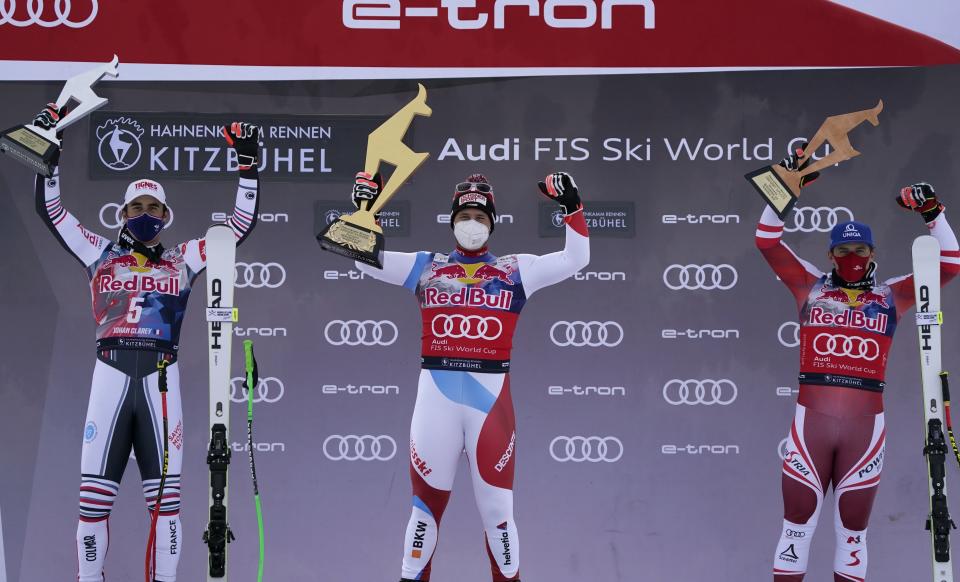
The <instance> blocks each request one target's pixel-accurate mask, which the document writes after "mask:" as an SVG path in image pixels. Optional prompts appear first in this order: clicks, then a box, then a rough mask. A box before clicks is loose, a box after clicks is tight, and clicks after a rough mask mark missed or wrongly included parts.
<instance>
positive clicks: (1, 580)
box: [0, 517, 7, 582]
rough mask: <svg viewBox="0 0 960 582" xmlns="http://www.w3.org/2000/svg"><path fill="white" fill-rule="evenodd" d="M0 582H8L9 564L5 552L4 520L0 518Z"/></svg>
mask: <svg viewBox="0 0 960 582" xmlns="http://www.w3.org/2000/svg"><path fill="white" fill-rule="evenodd" d="M0 582H7V562H6V557H5V554H4V550H3V518H2V517H0Z"/></svg>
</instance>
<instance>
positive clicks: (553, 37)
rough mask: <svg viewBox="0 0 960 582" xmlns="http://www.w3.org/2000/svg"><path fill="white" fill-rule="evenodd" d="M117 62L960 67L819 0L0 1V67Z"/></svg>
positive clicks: (910, 38)
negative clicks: (113, 57) (113, 59)
mask: <svg viewBox="0 0 960 582" xmlns="http://www.w3.org/2000/svg"><path fill="white" fill-rule="evenodd" d="M114 53H116V54H118V55H119V56H120V60H121V62H122V63H124V64H130V63H141V64H172V65H231V66H241V67H267V69H264V70H262V71H261V72H260V73H259V74H258V76H262V78H271V77H272V76H273V75H272V74H271V71H270V69H269V67H276V66H295V67H345V68H357V67H402V68H432V67H451V68H458V69H464V68H477V67H482V68H493V69H500V68H517V67H523V68H560V69H568V70H569V69H575V68H598V67H602V68H610V67H616V68H641V67H644V68H645V67H657V68H663V67H666V68H749V67H856V66H900V65H937V64H946V63H960V51H958V50H957V49H956V48H953V47H951V46H949V45H947V44H944V43H942V42H940V41H937V40H935V39H932V38H930V37H927V36H924V35H922V34H919V33H916V32H914V31H911V30H908V29H906V28H902V27H899V26H897V25H894V24H891V23H888V22H885V21H882V20H878V19H876V18H873V17H871V16H867V15H865V14H862V13H859V12H856V11H853V10H850V9H847V8H844V7H842V6H839V5H837V4H833V3H831V2H828V1H826V0H804V1H802V2H797V1H792V2H787V1H783V0H735V1H733V0H727V1H723V0H322V1H313V2H310V1H306V0H274V1H272V2H261V1H257V0H231V1H230V2H203V1H197V0H155V1H149V2H148V1H129V0H72V1H66V0H46V1H43V0H0V60H5V61H48V62H55V61H62V62H78V61H85V62H91V61H107V60H109V58H110V57H111V55H113V54H114ZM22 64H23V63H20V65H21V68H22ZM7 65H8V66H7V67H5V68H0V72H2V71H3V70H4V69H5V70H6V71H7V72H8V73H10V71H13V70H15V67H14V68H11V66H10V65H12V63H7ZM121 70H122V69H121ZM225 74H226V75H227V76H229V75H230V72H229V71H225ZM14 76H15V73H10V74H8V75H6V77H7V78H13V77H14Z"/></svg>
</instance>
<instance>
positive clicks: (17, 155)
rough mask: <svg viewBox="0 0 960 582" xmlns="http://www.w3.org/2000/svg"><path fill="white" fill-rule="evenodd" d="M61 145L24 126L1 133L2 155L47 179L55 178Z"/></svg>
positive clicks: (0, 145)
mask: <svg viewBox="0 0 960 582" xmlns="http://www.w3.org/2000/svg"><path fill="white" fill-rule="evenodd" d="M59 152H60V145H59V144H58V143H56V142H52V141H50V140H49V139H47V138H45V137H43V136H42V135H40V134H39V133H38V132H36V131H32V130H31V129H28V128H27V127H25V126H23V125H18V126H17V127H12V128H10V129H8V130H6V131H3V132H0V153H4V154H7V155H9V156H10V157H11V158H13V159H15V160H17V161H18V162H20V163H22V164H24V165H26V166H29V167H30V168H32V169H33V170H34V171H35V172H36V173H38V174H41V175H42V176H43V177H45V178H50V177H51V176H53V171H54V168H56V165H57V164H56V161H57V154H58V153H59Z"/></svg>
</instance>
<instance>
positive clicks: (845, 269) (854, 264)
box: [833, 253, 870, 283]
mask: <svg viewBox="0 0 960 582" xmlns="http://www.w3.org/2000/svg"><path fill="white" fill-rule="evenodd" d="M833 259H834V260H835V261H836V262H837V274H838V275H840V276H841V277H842V278H843V280H844V281H848V282H850V283H856V282H857V281H859V280H860V279H863V276H864V275H866V274H867V267H868V266H869V265H870V257H861V256H860V255H858V254H856V253H850V254H848V255H846V256H843V257H833Z"/></svg>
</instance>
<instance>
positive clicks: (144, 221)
mask: <svg viewBox="0 0 960 582" xmlns="http://www.w3.org/2000/svg"><path fill="white" fill-rule="evenodd" d="M127 228H128V229H129V230H130V232H131V233H132V234H133V236H135V237H137V239H138V240H140V241H141V242H150V241H152V240H153V239H155V238H157V235H158V234H160V231H161V230H163V219H162V218H157V217H156V216H151V215H150V214H148V213H146V212H144V213H143V214H141V215H140V216H136V217H134V218H128V219H127Z"/></svg>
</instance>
